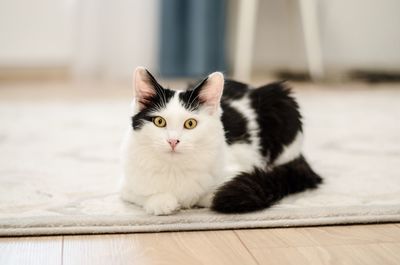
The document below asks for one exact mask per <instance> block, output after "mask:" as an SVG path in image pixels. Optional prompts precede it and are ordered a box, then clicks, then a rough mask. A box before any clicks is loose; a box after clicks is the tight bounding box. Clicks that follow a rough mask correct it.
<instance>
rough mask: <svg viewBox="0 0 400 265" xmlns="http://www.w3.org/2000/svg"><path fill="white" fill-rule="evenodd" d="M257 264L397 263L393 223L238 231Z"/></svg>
mask: <svg viewBox="0 0 400 265" xmlns="http://www.w3.org/2000/svg"><path fill="white" fill-rule="evenodd" d="M235 233H236V234H237V235H238V236H239V238H240V239H241V241H242V242H243V243H244V245H245V246H246V247H247V249H248V250H249V251H250V253H251V254H252V255H253V257H255V259H256V260H257V262H258V263H259V264H296V265H299V264H339V265H340V264H363V265H364V264H400V227H399V226H398V225H395V224H383V225H382V224H381V225H353V226H327V227H308V228H279V229H255V230H238V231H235Z"/></svg>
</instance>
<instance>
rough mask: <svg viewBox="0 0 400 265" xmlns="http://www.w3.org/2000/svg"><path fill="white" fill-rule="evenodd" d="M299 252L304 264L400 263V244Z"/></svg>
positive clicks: (339, 247) (300, 250) (306, 249)
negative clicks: (304, 261)
mask: <svg viewBox="0 0 400 265" xmlns="http://www.w3.org/2000/svg"><path fill="white" fill-rule="evenodd" d="M298 251H299V253H300V254H301V255H303V257H304V258H305V259H306V261H307V263H304V264H322V265H323V264H332V265H333V264H334V265H341V264H354V265H357V264H359V265H376V264H379V265H392V264H393V265H397V264H399V262H400V245H399V244H398V243H376V244H360V245H334V246H321V247H299V248H298ZM298 264H299V263H298ZM300 264H301V263H300Z"/></svg>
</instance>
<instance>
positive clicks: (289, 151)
mask: <svg viewBox="0 0 400 265" xmlns="http://www.w3.org/2000/svg"><path fill="white" fill-rule="evenodd" d="M302 145H303V134H302V133H301V132H298V133H297V135H296V138H294V140H293V142H291V143H290V144H289V145H287V146H285V147H283V151H282V153H281V154H280V155H279V156H278V157H277V158H276V159H275V161H274V165H275V166H279V165H283V164H286V163H287V162H290V161H292V160H293V159H295V158H298V157H299V156H300V154H301V148H302Z"/></svg>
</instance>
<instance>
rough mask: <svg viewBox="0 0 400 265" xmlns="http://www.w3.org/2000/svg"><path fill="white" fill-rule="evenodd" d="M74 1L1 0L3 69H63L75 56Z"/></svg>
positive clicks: (0, 20)
mask: <svg viewBox="0 0 400 265" xmlns="http://www.w3.org/2000/svg"><path fill="white" fill-rule="evenodd" d="M70 3H71V1H62V0H35V1H31V0H9V1H0V67H21V66H22V67H30V66H45V67H47V66H63V65H67V64H68V63H69V62H70V60H71V55H72V50H73V49H72V41H73V40H72V38H73V23H72V22H73V13H72V12H71V11H72V10H71V5H70Z"/></svg>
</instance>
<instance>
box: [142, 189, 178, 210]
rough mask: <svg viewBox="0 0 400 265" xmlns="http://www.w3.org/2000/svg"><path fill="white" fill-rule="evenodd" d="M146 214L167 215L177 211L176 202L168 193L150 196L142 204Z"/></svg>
mask: <svg viewBox="0 0 400 265" xmlns="http://www.w3.org/2000/svg"><path fill="white" fill-rule="evenodd" d="M144 209H145V211H146V212H147V213H148V214H153V215H168V214H171V213H173V212H175V211H177V210H178V209H179V203H178V200H177V199H176V198H175V197H174V196H173V195H171V194H169V193H161V194H157V195H153V196H151V197H150V198H149V199H148V200H147V201H146V203H145V204H144Z"/></svg>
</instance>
